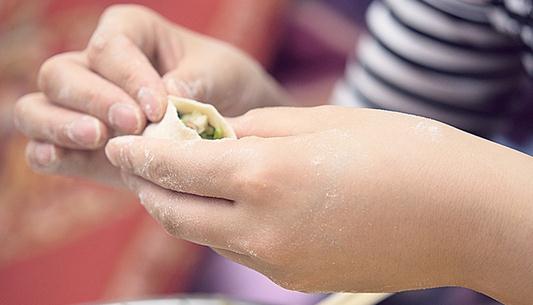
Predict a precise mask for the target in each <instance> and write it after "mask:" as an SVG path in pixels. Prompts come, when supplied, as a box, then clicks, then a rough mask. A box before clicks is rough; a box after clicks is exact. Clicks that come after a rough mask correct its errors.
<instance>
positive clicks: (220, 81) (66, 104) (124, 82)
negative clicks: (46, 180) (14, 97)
mask: <svg viewBox="0 0 533 305" xmlns="http://www.w3.org/2000/svg"><path fill="white" fill-rule="evenodd" d="M161 76H162V77H161ZM38 84H39V90H40V91H41V92H37V93H31V94H28V95H26V96H23V97H22V98H20V99H19V101H18V102H17V105H16V109H15V122H16V124H17V126H18V128H19V129H20V130H21V131H22V132H23V133H24V134H25V135H27V136H28V137H29V138H30V139H31V141H30V143H29V144H28V147H27V150H26V152H27V159H28V162H29V164H30V165H31V167H32V168H33V169H34V170H36V171H40V172H46V173H53V174H63V175H74V176H82V177H87V178H91V179H94V180H98V181H101V182H106V183H110V184H114V185H117V184H121V182H120V181H121V179H120V178H119V173H118V171H117V170H116V169H114V168H113V167H112V166H111V165H110V163H109V162H108V161H107V159H106V158H105V155H104V153H103V150H102V147H103V146H104V145H105V143H106V142H107V140H108V139H109V138H110V137H112V136H113V135H116V134H139V133H141V132H142V130H143V129H144V127H145V126H146V124H147V123H149V122H156V121H159V120H160V119H161V117H162V116H163V114H164V111H165V107H166V96H167V95H168V94H173V95H178V96H183V97H188V98H192V99H197V100H201V101H206V102H210V103H213V104H214V105H215V106H216V107H217V108H218V109H219V110H220V111H221V112H222V113H223V114H225V115H230V116H231V115H238V114H242V113H244V112H246V111H247V110H249V109H252V108H256V107H261V106H267V105H275V104H283V103H286V99H287V97H286V96H285V94H284V93H283V92H282V90H281V89H280V88H279V87H278V86H277V85H276V84H275V82H274V81H273V80H272V79H271V78H270V77H269V76H268V75H267V74H266V73H265V72H264V71H263V70H262V69H261V67H260V66H259V65H258V64H257V63H256V62H254V61H253V60H252V59H250V58H249V57H247V56H246V55H245V54H244V53H243V52H241V51H239V50H237V49H235V48H233V47H231V46H229V45H227V44H225V43H223V42H220V41H216V40H214V39H212V38H208V37H205V36H202V35H200V34H196V33H193V32H190V31H188V30H186V29H184V28H181V27H179V26H176V25H174V24H171V23H170V22H168V21H167V20H165V19H163V18H162V17H161V16H159V15H157V14H156V13H154V12H153V11H150V10H148V9H146V8H144V7H141V6H135V5H117V6H112V7H110V8H108V9H107V10H106V11H105V12H104V14H103V15H102V17H101V19H100V22H99V24H98V27H97V28H96V30H95V32H94V33H93V35H92V37H91V39H90V41H89V43H88V45H87V48H86V49H85V50H83V51H80V52H69V53H64V54H59V55H56V56H54V57H52V58H50V59H48V60H47V61H46V62H45V63H44V64H43V65H42V67H41V69H40V72H39V78H38Z"/></svg>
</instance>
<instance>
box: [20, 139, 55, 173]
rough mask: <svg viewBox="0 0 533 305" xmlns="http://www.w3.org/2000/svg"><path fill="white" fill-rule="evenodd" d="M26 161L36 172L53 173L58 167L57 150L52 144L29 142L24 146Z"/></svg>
mask: <svg viewBox="0 0 533 305" xmlns="http://www.w3.org/2000/svg"><path fill="white" fill-rule="evenodd" d="M25 154H26V160H27V162H28V164H29V166H30V167H31V168H32V169H33V170H34V171H37V172H54V171H55V170H56V169H57V167H58V165H59V159H58V150H57V148H56V147H55V145H53V144H49V143H42V142H36V141H30V142H29V143H28V145H27V146H26V151H25Z"/></svg>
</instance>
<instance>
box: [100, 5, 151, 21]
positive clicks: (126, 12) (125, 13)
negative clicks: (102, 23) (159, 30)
mask: <svg viewBox="0 0 533 305" xmlns="http://www.w3.org/2000/svg"><path fill="white" fill-rule="evenodd" d="M149 12H150V9H148V8H146V7H144V6H142V5H138V4H113V5H110V6H108V7H107V8H106V9H105V10H104V12H103V14H102V18H101V19H102V20H105V19H112V20H116V19H122V18H125V17H130V16H131V17H133V16H139V14H142V15H146V14H148V13H149Z"/></svg>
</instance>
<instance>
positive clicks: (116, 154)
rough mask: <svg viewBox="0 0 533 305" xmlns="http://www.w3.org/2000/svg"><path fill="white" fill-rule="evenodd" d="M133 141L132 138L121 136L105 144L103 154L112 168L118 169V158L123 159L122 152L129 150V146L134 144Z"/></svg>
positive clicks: (133, 138) (119, 163)
mask: <svg viewBox="0 0 533 305" xmlns="http://www.w3.org/2000/svg"><path fill="white" fill-rule="evenodd" d="M134 140H135V137H134V136H122V137H116V138H113V139H111V140H109V142H107V145H106V146H105V154H106V156H107V159H108V160H109V162H111V164H113V166H115V167H120V165H121V162H120V161H121V160H120V158H124V151H125V150H127V149H129V146H130V145H132V144H133V143H134Z"/></svg>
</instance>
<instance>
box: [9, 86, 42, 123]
mask: <svg viewBox="0 0 533 305" xmlns="http://www.w3.org/2000/svg"><path fill="white" fill-rule="evenodd" d="M39 96H40V94H39V93H30V94H27V95H24V96H22V97H21V98H19V99H18V101H17V102H16V103H15V107H14V109H13V121H14V124H15V127H17V128H18V129H19V130H20V131H22V132H24V131H25V125H26V124H25V123H26V121H27V116H28V110H29V109H30V107H32V105H34V104H35V102H36V99H38V98H39Z"/></svg>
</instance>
